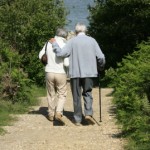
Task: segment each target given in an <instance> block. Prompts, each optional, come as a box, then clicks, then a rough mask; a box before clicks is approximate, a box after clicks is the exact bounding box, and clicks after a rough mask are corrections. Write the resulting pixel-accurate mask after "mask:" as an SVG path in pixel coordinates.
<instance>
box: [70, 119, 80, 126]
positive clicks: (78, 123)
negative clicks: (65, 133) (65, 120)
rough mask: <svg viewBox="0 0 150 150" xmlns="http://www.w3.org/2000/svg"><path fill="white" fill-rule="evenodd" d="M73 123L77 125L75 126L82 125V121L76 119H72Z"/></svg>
mask: <svg viewBox="0 0 150 150" xmlns="http://www.w3.org/2000/svg"><path fill="white" fill-rule="evenodd" d="M72 123H73V124H74V125H75V126H82V124H81V123H80V122H76V121H75V119H72Z"/></svg>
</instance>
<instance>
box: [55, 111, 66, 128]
mask: <svg viewBox="0 0 150 150" xmlns="http://www.w3.org/2000/svg"><path fill="white" fill-rule="evenodd" d="M55 119H56V120H57V121H59V122H61V123H62V124H63V125H65V124H66V123H65V121H64V119H63V115H62V114H61V113H56V115H55Z"/></svg>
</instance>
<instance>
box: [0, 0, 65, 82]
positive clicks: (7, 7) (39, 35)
mask: <svg viewBox="0 0 150 150" xmlns="http://www.w3.org/2000/svg"><path fill="white" fill-rule="evenodd" d="M65 16H66V11H65V9H64V4H63V1H55V0H44V1H41V0H32V1H31V0H23V1H22V0H17V1H14V0H13V1H10V0H3V1H2V2H1V3H0V20H1V22H0V28H1V31H0V38H2V39H3V40H4V41H7V42H8V43H9V45H11V47H13V49H15V50H17V51H18V52H19V54H22V55H23V57H22V59H21V61H22V67H23V69H24V70H25V71H26V72H28V73H29V78H30V79H32V80H33V81H34V82H36V83H37V84H43V82H42V81H43V78H44V74H41V68H42V65H41V64H40V61H39V59H38V52H39V51H40V49H41V48H42V46H43V45H44V43H45V42H46V41H47V40H48V39H49V38H50V37H53V36H54V34H55V30H56V28H58V26H64V25H65ZM37 64H38V65H37ZM31 66H33V67H34V69H33V67H31ZM39 78H40V79H39ZM37 80H38V81H39V82H38V81H37Z"/></svg>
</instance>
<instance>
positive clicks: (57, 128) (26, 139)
mask: <svg viewBox="0 0 150 150" xmlns="http://www.w3.org/2000/svg"><path fill="white" fill-rule="evenodd" d="M111 91H112V90H111V89H101V93H102V122H99V120H100V119H99V90H98V88H94V89H93V97H94V103H93V108H94V118H95V119H96V120H97V121H98V122H99V123H100V126H98V125H97V124H96V125H93V126H92V125H86V122H83V126H75V125H74V124H73V123H72V122H71V118H72V115H73V105H72V96H71V91H70V87H69V88H68V96H67V101H66V104H65V108H64V119H65V121H66V123H67V126H61V125H60V124H59V123H58V122H56V121H55V122H54V123H52V122H50V121H48V120H47V118H46V110H47V101H46V98H45V97H42V98H41V104H40V106H36V107H34V108H33V109H32V110H31V111H30V112H29V113H28V114H24V115H17V118H18V121H16V122H15V123H14V124H13V125H12V126H6V127H5V129H6V130H7V132H8V133H7V134H5V135H3V136H0V150H60V149H61V150H123V145H124V140H123V139H122V138H119V137H118V136H117V135H119V133H120V131H119V128H118V126H117V125H116V124H115V121H116V120H115V116H114V114H113V113H112V108H113V106H112V103H111V101H112V98H111V97H109V96H108V94H109V93H110V92H111Z"/></svg>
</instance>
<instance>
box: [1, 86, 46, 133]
mask: <svg viewBox="0 0 150 150" xmlns="http://www.w3.org/2000/svg"><path fill="white" fill-rule="evenodd" d="M31 93H32V94H31V96H30V103H28V104H27V103H15V104H12V103H11V102H10V101H5V100H2V99H0V135H3V134H5V133H6V131H5V130H4V129H3V126H8V125H12V123H13V122H14V121H16V118H15V117H12V115H11V114H23V113H26V112H28V110H29V108H30V107H31V106H34V105H38V103H39V99H38V97H42V96H46V90H45V89H44V88H41V87H36V86H32V89H31Z"/></svg>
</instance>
